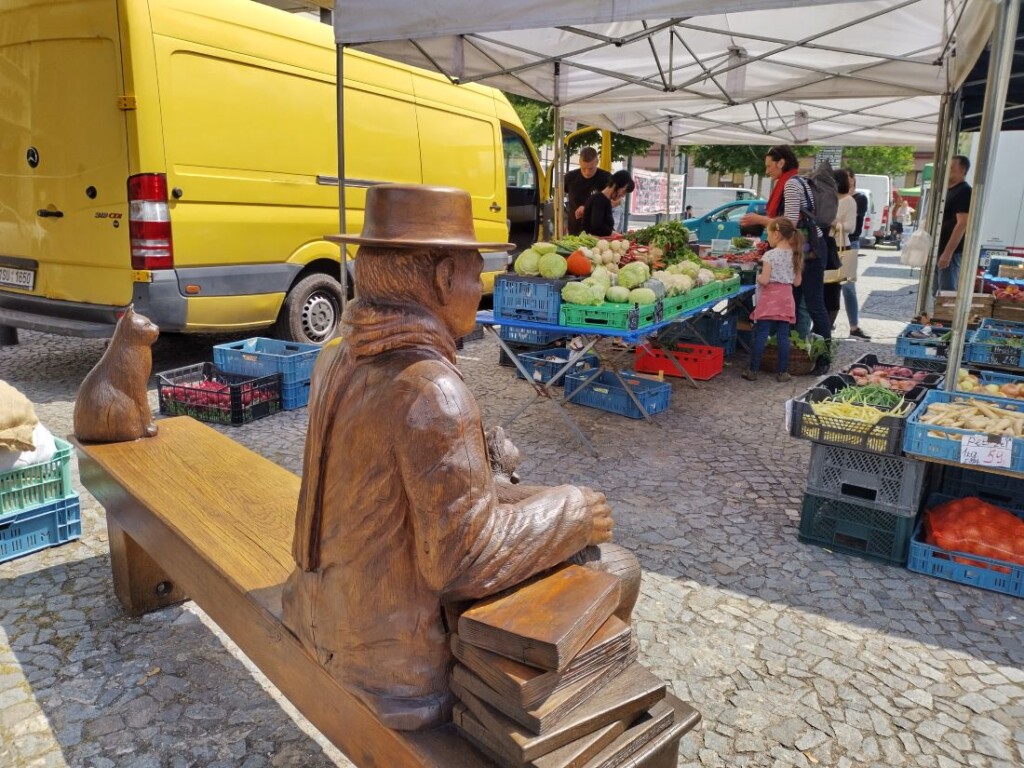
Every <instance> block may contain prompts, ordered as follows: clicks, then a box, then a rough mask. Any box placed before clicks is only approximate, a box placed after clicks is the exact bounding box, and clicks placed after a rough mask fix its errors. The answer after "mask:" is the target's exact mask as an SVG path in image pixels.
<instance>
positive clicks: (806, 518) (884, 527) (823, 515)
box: [799, 493, 916, 565]
mask: <svg viewBox="0 0 1024 768" xmlns="http://www.w3.org/2000/svg"><path fill="white" fill-rule="evenodd" d="M915 519H916V515H915V516H911V517H907V516H904V515H894V514H893V513H891V512H884V511H882V510H880V509H872V508H871V507H868V506H864V505H861V504H851V503H850V502H846V501H837V500H835V499H826V498H823V497H821V496H815V495H813V494H810V493H807V494H805V495H804V505H803V511H802V513H801V515H800V534H799V539H800V541H803V542H812V543H815V544H822V545H824V546H825V547H827V548H828V549H832V550H835V551H836V552H846V553H848V554H851V555H860V556H861V557H868V558H871V559H873V560H881V561H883V562H886V563H893V564H895V565H904V564H905V563H906V562H907V554H908V551H909V548H910V537H911V535H912V534H913V533H914V520H915Z"/></svg>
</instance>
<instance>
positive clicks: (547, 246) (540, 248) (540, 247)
mask: <svg viewBox="0 0 1024 768" xmlns="http://www.w3.org/2000/svg"><path fill="white" fill-rule="evenodd" d="M530 250H532V251H536V252H537V253H539V254H540V255H541V256H543V255H544V254H545V253H554V252H555V251H556V250H558V246H557V245H555V244H554V243H534V244H533V245H532V246H530Z"/></svg>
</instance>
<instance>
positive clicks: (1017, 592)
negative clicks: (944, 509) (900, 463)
mask: <svg viewBox="0 0 1024 768" xmlns="http://www.w3.org/2000/svg"><path fill="white" fill-rule="evenodd" d="M952 498H955V497H953V496H940V495H938V494H933V495H932V496H930V497H929V498H928V501H927V503H926V504H925V509H931V508H933V507H937V506H938V505H940V504H942V503H944V502H946V501H949V500H950V499H952ZM1009 511H1010V512H1013V514H1015V515H1017V516H1018V517H1024V513H1022V512H1020V511H1018V510H1015V509H1011V510H1009ZM924 520H925V515H922V516H921V520H920V521H919V522H918V524H917V527H916V528H915V529H914V535H913V536H912V537H911V539H910V555H909V558H908V559H907V570H910V571H913V572H914V573H923V574H924V575H925V576H934V577H935V578H937V579H946V580H947V581H955V582H957V583H958V584H967V585H968V586H972V587H980V588H981V589H988V590H991V591H993V592H1001V593H1003V594H1005V595H1013V596H1014V597H1024V566H1021V565H1017V564H1015V563H1006V562H1003V561H1000V560H993V559H992V558H988V557H982V556H981V555H973V554H970V553H964V552H956V553H953V552H949V551H947V550H945V549H941V548H939V547H936V546H933V545H931V544H928V543H927V542H925V540H924ZM954 557H961V558H964V559H967V560H969V561H970V563H958V562H957V561H956V560H955V559H954ZM996 568H1001V569H1004V570H1008V571H1009V573H1005V572H1002V571H999V570H996Z"/></svg>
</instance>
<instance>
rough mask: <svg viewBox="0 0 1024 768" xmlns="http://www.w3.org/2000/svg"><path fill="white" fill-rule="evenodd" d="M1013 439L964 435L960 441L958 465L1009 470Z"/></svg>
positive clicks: (997, 436)
mask: <svg viewBox="0 0 1024 768" xmlns="http://www.w3.org/2000/svg"><path fill="white" fill-rule="evenodd" d="M1012 458H1013V438H1012V437H1010V436H1009V435H964V438H963V440H961V441H960V463H961V464H970V465H971V466H975V467H995V468H1000V469H1009V468H1010V460H1011V459H1012Z"/></svg>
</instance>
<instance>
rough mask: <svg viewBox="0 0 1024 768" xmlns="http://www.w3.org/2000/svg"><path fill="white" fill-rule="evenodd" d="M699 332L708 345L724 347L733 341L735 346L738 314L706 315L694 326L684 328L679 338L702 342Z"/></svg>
mask: <svg viewBox="0 0 1024 768" xmlns="http://www.w3.org/2000/svg"><path fill="white" fill-rule="evenodd" d="M697 334H700V336H702V337H703V338H704V341H705V342H706V343H707V344H708V346H712V347H724V346H726V344H727V343H728V342H730V341H731V342H733V346H734V348H735V341H736V315H725V316H723V315H718V314H710V315H704V316H703V317H701V318H699V319H698V320H697V321H696V322H695V323H693V325H692V326H687V327H685V328H683V330H682V331H681V332H680V334H679V338H681V339H686V340H687V341H696V342H698V343H701V342H700V339H699V338H698V335H697Z"/></svg>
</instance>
